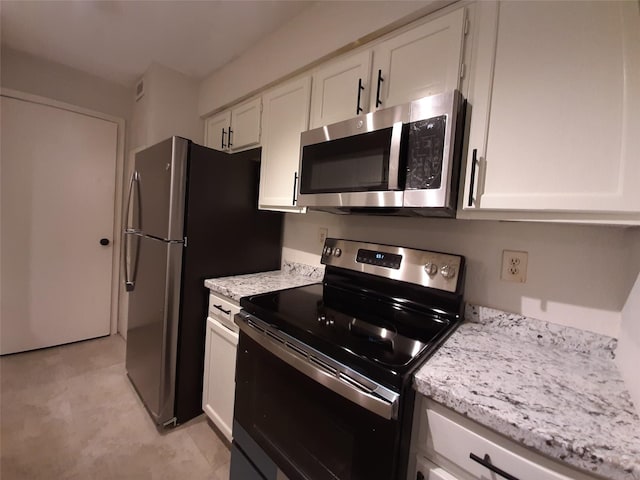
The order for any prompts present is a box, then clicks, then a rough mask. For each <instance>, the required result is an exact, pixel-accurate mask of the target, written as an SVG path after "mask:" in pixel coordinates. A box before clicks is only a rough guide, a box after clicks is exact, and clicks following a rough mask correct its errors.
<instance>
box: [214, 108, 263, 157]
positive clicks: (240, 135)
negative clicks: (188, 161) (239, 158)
mask: <svg viewBox="0 0 640 480" xmlns="http://www.w3.org/2000/svg"><path fill="white" fill-rule="evenodd" d="M261 111H262V99H261V98H255V99H253V100H251V101H249V102H245V103H242V104H240V105H238V106H237V107H234V108H232V109H231V110H226V111H224V112H222V113H220V114H218V115H215V116H214V117H211V118H209V119H207V121H206V131H205V139H206V140H205V145H206V146H207V147H210V148H214V149H216V150H223V151H234V152H235V151H239V150H243V149H246V148H249V147H255V146H257V145H258V144H259V143H260V117H261Z"/></svg>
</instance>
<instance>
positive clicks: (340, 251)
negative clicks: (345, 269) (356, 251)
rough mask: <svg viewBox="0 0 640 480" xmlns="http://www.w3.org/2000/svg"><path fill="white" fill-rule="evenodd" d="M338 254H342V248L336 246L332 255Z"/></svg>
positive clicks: (337, 255) (336, 255)
mask: <svg viewBox="0 0 640 480" xmlns="http://www.w3.org/2000/svg"><path fill="white" fill-rule="evenodd" d="M340 255H342V250H341V249H339V248H338V247H336V248H334V249H333V256H334V257H339V256H340Z"/></svg>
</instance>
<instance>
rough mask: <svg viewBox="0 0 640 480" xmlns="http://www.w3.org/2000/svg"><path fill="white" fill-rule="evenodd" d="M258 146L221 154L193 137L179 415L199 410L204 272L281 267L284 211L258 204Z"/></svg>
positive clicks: (218, 274)
mask: <svg viewBox="0 0 640 480" xmlns="http://www.w3.org/2000/svg"><path fill="white" fill-rule="evenodd" d="M259 160H260V150H259V149H254V150H250V151H247V152H242V153H237V154H226V153H222V152H217V151H215V150H212V149H209V148H206V147H202V146H200V145H195V144H191V148H190V151H189V163H188V167H187V168H188V184H187V207H186V215H185V234H186V237H187V246H186V248H185V249H184V258H183V271H182V302H181V318H180V327H179V333H178V358H177V366H176V417H177V420H178V423H183V422H185V421H187V420H189V419H191V418H193V417H194V416H196V415H199V414H200V413H201V412H202V376H203V373H204V347H205V332H206V328H205V327H206V319H207V306H208V293H209V292H208V290H207V288H206V287H205V286H204V280H205V279H207V278H213V277H224V276H228V275H240V274H244V273H254V272H261V271H268V270H278V269H279V268H280V257H281V252H282V223H283V215H282V214H281V213H277V212H268V211H259V210H258V184H259V180H260V161H259Z"/></svg>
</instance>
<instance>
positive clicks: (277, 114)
mask: <svg viewBox="0 0 640 480" xmlns="http://www.w3.org/2000/svg"><path fill="white" fill-rule="evenodd" d="M262 98H263V105H264V110H263V112H262V124H263V132H262V163H261V166H260V194H259V199H258V204H259V208H261V209H266V210H279V211H286V212H303V211H306V209H304V208H299V207H296V206H295V204H296V198H295V197H296V184H297V181H298V163H299V158H300V133H302V132H303V131H305V130H308V128H309V103H310V98H311V77H309V76H307V77H303V78H300V79H295V80H292V81H289V82H286V83H284V84H282V85H280V86H278V87H276V88H274V89H272V90H270V91H268V92H267V93H265V94H264V95H263V97H262Z"/></svg>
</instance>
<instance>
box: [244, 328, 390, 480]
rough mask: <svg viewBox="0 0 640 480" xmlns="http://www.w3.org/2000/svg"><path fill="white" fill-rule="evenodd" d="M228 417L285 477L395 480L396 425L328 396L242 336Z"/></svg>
mask: <svg viewBox="0 0 640 480" xmlns="http://www.w3.org/2000/svg"><path fill="white" fill-rule="evenodd" d="M234 417H235V419H236V421H238V423H239V424H240V425H241V426H242V427H243V428H244V429H245V430H246V431H247V432H248V433H249V435H251V437H252V438H253V439H254V440H255V441H256V442H257V443H258V444H259V445H260V446H261V447H262V448H263V450H265V452H267V454H268V455H269V456H270V457H271V458H272V460H273V461H274V462H275V463H276V464H278V466H279V468H280V469H281V470H282V471H283V472H284V473H285V474H286V475H287V476H288V477H289V478H290V479H291V480H295V479H314V480H325V479H326V480H336V479H340V480H359V479H362V480H364V479H367V480H374V479H385V480H389V479H392V478H395V477H394V470H395V468H396V467H397V465H396V460H395V458H397V451H398V447H397V445H398V438H399V426H398V422H397V421H393V420H386V419H384V418H382V417H379V416H377V415H375V414H373V413H370V412H368V411H367V410H365V409H364V408H362V407H360V406H358V405H355V404H354V403H352V402H350V401H349V400H346V399H344V398H342V397H341V396H339V395H337V394H335V393H333V392H331V391H330V390H328V389H326V388H325V387H323V386H322V385H320V384H318V383H316V382H315V381H313V380H311V379H309V378H308V377H307V376H306V375H304V374H302V373H300V372H298V371H297V370H295V369H294V368H293V367H290V366H289V365H287V364H286V363H285V362H283V361H281V360H280V359H278V358H277V357H275V356H274V355H272V354H271V353H269V352H268V351H267V350H265V349H264V348H262V347H261V346H260V345H258V344H257V343H256V342H255V341H253V340H252V339H250V338H249V337H247V336H246V335H245V334H243V333H241V334H240V342H239V345H238V358H237V369H236V400H235V413H234Z"/></svg>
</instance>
